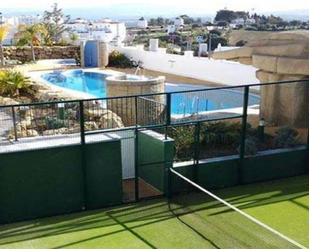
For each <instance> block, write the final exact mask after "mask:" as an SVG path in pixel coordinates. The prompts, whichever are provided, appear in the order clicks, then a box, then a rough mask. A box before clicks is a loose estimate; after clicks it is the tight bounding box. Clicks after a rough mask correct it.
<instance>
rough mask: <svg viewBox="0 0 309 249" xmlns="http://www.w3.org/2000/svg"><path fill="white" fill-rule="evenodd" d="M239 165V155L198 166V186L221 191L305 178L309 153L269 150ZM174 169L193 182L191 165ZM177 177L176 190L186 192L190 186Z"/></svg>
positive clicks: (173, 184)
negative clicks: (258, 183) (247, 185)
mask: <svg viewBox="0 0 309 249" xmlns="http://www.w3.org/2000/svg"><path fill="white" fill-rule="evenodd" d="M240 166H241V164H240V159H238V158H237V156H236V157H234V158H230V157H226V158H224V157H223V158H217V159H216V160H214V159H213V160H207V161H206V162H205V163H200V164H199V165H198V167H197V169H198V170H197V183H198V184H200V185H201V186H203V187H205V188H209V189H219V188H224V187H231V186H235V185H239V184H241V183H246V184H248V183H254V182H259V181H268V180H274V179H280V178H285V177H292V176H297V175H302V174H305V173H306V172H308V171H307V170H308V167H309V165H308V150H307V149H306V148H305V147H301V148H293V149H284V150H276V151H267V152H264V153H260V154H259V155H257V156H254V157H247V158H244V160H243V164H242V167H241V169H240V168H239V167H240ZM239 169H240V170H241V171H239ZM175 170H177V171H178V172H179V173H181V174H183V175H184V176H186V177H188V178H189V179H192V180H194V166H193V165H192V164H191V165H187V166H180V167H175ZM240 173H241V175H240ZM177 178H178V177H175V176H173V177H172V179H173V182H172V188H173V191H174V192H177V191H183V190H186V187H187V185H186V184H185V183H184V182H183V181H182V180H179V179H177ZM240 179H241V181H239V180H240Z"/></svg>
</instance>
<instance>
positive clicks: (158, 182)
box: [138, 131, 174, 192]
mask: <svg viewBox="0 0 309 249" xmlns="http://www.w3.org/2000/svg"><path fill="white" fill-rule="evenodd" d="M173 157H174V141H173V140H171V139H167V140H165V139H164V138H162V135H160V134H158V133H156V132H153V131H142V132H139V134H138V174H139V177H140V178H141V179H143V180H144V181H146V182H147V183H149V184H150V185H152V186H153V187H155V188H156V189H158V190H159V191H161V192H165V191H166V188H167V186H166V184H167V179H166V176H167V175H166V174H165V167H167V164H171V163H172V161H173Z"/></svg>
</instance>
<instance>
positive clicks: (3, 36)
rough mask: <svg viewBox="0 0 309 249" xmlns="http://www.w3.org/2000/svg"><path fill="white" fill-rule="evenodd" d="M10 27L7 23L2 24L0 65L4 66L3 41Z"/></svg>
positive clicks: (0, 29) (0, 31)
mask: <svg viewBox="0 0 309 249" xmlns="http://www.w3.org/2000/svg"><path fill="white" fill-rule="evenodd" d="M8 31H9V29H8V26H6V25H0V60H1V62H0V65H1V66H4V54H3V41H4V39H5V37H6V36H7V33H8Z"/></svg>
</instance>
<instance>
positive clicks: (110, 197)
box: [86, 140, 122, 209]
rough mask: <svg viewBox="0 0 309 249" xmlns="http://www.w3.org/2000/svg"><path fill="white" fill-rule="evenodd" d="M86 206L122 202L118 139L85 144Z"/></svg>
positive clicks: (95, 206)
mask: <svg viewBox="0 0 309 249" xmlns="http://www.w3.org/2000/svg"><path fill="white" fill-rule="evenodd" d="M86 158H87V161H86V165H87V168H86V169H87V170H86V179H87V183H86V184H87V208H88V209H94V208H101V207H105V206H111V205H117V204H120V203H122V164H121V145H120V140H116V141H110V142H105V143H95V144H87V146H86Z"/></svg>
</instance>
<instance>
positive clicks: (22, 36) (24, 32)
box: [17, 24, 46, 61]
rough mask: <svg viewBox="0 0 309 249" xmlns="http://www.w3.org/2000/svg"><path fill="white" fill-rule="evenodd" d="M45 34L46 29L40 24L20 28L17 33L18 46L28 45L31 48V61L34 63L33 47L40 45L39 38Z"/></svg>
mask: <svg viewBox="0 0 309 249" xmlns="http://www.w3.org/2000/svg"><path fill="white" fill-rule="evenodd" d="M45 34H46V29H45V27H44V26H43V25H42V24H33V25H29V26H24V25H22V26H20V27H19V32H18V36H19V38H18V41H17V45H18V46H25V45H29V46H30V47H31V54H32V61H35V51H34V46H36V45H40V43H41V37H42V36H44V35H45Z"/></svg>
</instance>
